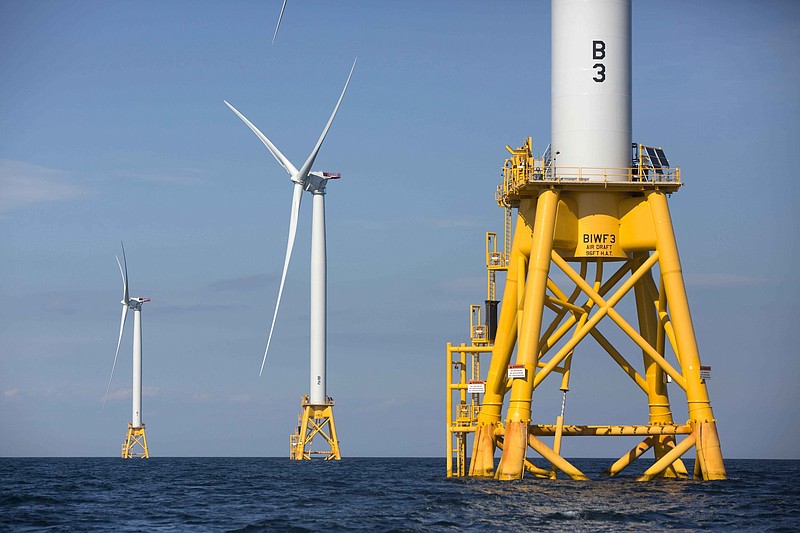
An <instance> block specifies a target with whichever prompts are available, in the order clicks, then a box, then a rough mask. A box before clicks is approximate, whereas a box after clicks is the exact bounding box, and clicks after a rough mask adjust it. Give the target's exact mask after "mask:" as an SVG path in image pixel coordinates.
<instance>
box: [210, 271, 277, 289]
mask: <svg viewBox="0 0 800 533" xmlns="http://www.w3.org/2000/svg"><path fill="white" fill-rule="evenodd" d="M274 280H275V276H274V275H272V274H255V275H252V276H239V277H236V278H227V279H221V280H219V281H214V282H211V283H210V284H209V285H208V288H209V289H211V290H213V291H220V292H227V291H246V290H250V289H259V288H261V287H266V286H267V285H269V284H270V283H272V282H273V281H274Z"/></svg>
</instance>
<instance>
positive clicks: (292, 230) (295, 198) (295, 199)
mask: <svg viewBox="0 0 800 533" xmlns="http://www.w3.org/2000/svg"><path fill="white" fill-rule="evenodd" d="M302 198H303V186H302V185H301V184H300V183H295V184H294V192H293V194H292V212H291V215H290V217H289V240H288V242H287V243H286V258H285V259H284V260H283V273H282V274H281V284H280V287H279V288H278V300H277V301H276V302H275V314H273V315H272V325H271V326H270V327H269V337H267V348H266V350H264V359H262V360H261V370H259V372H258V375H259V376H260V375H261V374H262V373H263V372H264V363H266V362H267V354H268V353H269V345H270V343H271V342H272V333H273V332H274V331H275V321H276V320H277V318H278V308H279V307H280V306H281V296H282V295H283V285H284V283H286V271H287V270H288V269H289V261H290V260H291V259H292V248H294V238H295V236H296V235H297V220H298V215H299V213H300V200H301V199H302Z"/></svg>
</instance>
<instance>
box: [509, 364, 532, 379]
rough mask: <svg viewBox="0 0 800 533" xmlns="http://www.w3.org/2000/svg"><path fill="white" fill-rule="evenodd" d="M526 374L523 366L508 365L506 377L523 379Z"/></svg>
mask: <svg viewBox="0 0 800 533" xmlns="http://www.w3.org/2000/svg"><path fill="white" fill-rule="evenodd" d="M527 375H528V373H527V370H525V365H508V377H509V378H511V379H516V378H520V379H525V378H526V377H527Z"/></svg>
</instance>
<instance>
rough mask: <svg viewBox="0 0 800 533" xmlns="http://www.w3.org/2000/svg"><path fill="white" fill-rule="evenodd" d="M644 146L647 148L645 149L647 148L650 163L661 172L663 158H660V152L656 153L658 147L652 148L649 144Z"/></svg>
mask: <svg viewBox="0 0 800 533" xmlns="http://www.w3.org/2000/svg"><path fill="white" fill-rule="evenodd" d="M644 148H645V150H647V157H648V159H650V164H651V165H652V166H653V168H654V169H655V170H656V172H658V173H659V174H660V173H661V160H660V159H659V157H658V154H657V153H656V149H655V148H651V147H649V146H645V147H644Z"/></svg>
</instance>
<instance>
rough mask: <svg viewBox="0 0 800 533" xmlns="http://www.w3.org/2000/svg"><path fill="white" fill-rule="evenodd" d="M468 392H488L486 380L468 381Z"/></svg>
mask: <svg viewBox="0 0 800 533" xmlns="http://www.w3.org/2000/svg"><path fill="white" fill-rule="evenodd" d="M467 392H468V393H469V394H484V393H485V392H486V382H485V381H478V380H470V381H469V382H467Z"/></svg>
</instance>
